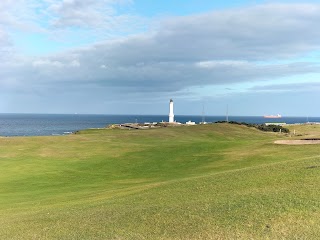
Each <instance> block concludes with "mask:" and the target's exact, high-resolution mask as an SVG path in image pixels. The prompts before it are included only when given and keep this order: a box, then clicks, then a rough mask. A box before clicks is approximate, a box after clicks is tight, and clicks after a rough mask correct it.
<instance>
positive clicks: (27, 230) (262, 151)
mask: <svg viewBox="0 0 320 240" xmlns="http://www.w3.org/2000/svg"><path fill="white" fill-rule="evenodd" d="M300 130H301V131H302V130H303V129H299V131H300ZM311 132H312V134H313V135H314V136H316V135H318V136H320V135H319V133H320V127H316V128H313V129H312V131H311V130H310V129H308V131H305V132H304V133H307V134H310V133H311ZM280 137H281V136H279V135H276V134H270V133H263V132H260V131H258V130H255V129H248V128H246V127H243V126H233V125H225V124H215V125H212V126H190V127H178V128H165V129H153V130H146V131H133V130H131V131H120V130H90V131H83V132H82V134H80V135H70V136H63V137H32V138H1V139H0V171H1V172H0V238H1V239H6V238H16V239H21V238H27V239H30V238H33V239H46V238H47V239H51V238H57V239H82V238H86V239H88V238H90V239H95V238H96V239H102V238H109V239H192V238H193V239H198V238H205V239H210V238H212V239H217V238H221V239H228V238H242V239H248V238H255V239H256V238H262V239H265V238H270V239H274V238H308V239H310V238H315V237H316V236H318V235H319V234H320V227H319V226H320V220H319V219H320V218H319V217H320V216H319V215H320V212H319V210H320V203H319V201H318V199H319V197H320V191H319V190H320V189H319V188H320V187H319V183H320V175H319V173H320V162H319V161H320V156H319V148H320V147H319V146H318V145H308V146H284V145H274V144H273V140H274V139H277V138H280Z"/></svg>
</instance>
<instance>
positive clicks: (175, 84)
mask: <svg viewBox="0 0 320 240" xmlns="http://www.w3.org/2000/svg"><path fill="white" fill-rule="evenodd" d="M45 3H46V4H47V5H46V6H47V8H46V9H47V10H46V11H45V12H44V13H42V14H44V15H45V14H48V16H52V15H51V14H54V16H55V17H54V21H52V22H51V23H52V26H54V27H55V28H74V27H79V28H95V27H97V28H99V26H100V24H102V26H104V27H103V28H107V26H111V25H112V24H111V25H110V23H111V22H110V21H109V20H108V18H109V17H110V16H111V18H113V19H116V18H117V17H118V16H119V15H118V14H117V13H115V9H114V8H113V7H112V6H113V4H117V3H118V2H117V1H114V2H111V1H93V0H89V1H80V0H64V1H56V0H46V1H45ZM102 5H103V6H104V7H105V8H106V9H105V8H104V7H103V6H102ZM104 10H105V11H106V12H107V14H106V15H104V14H103V11H104ZM50 19H51V20H52V18H51V17H50ZM116 21H117V20H116ZM319 21H320V5H318V4H265V5H257V6H253V7H246V8H237V9H233V10H221V11H214V12H210V13H206V14H198V15H193V16H184V17H172V18H170V19H165V20H162V21H161V23H159V27H158V28H155V29H153V30H152V31H148V32H145V33H143V34H136V35H132V36H122V37H121V38H117V39H113V40H105V41H100V42H99V43H95V44H92V45H89V46H87V47H86V48H75V49H72V50H69V51H65V52H62V53H59V54H55V55H51V56H45V57H43V56H42V57H33V58H29V59H26V58H24V59H23V60H22V61H20V64H19V66H17V65H14V64H12V63H10V64H9V65H8V67H7V69H6V71H5V72H2V73H1V74H0V77H2V79H10V78H13V79H15V86H20V87H21V86H24V90H25V91H30V92H33V91H34V89H39V92H42V93H46V94H52V92H54V93H57V92H62V91H63V92H72V93H74V94H76V93H77V94H78V93H79V95H81V94H80V93H86V94H89V93H90V94H91V96H94V97H95V98H97V97H98V96H99V97H102V98H103V99H111V98H115V97H117V98H118V99H124V98H125V99H128V98H132V99H136V98H145V99H150V98H156V97H160V96H167V95H174V94H179V93H183V92H187V93H188V94H190V92H191V93H192V88H194V87H205V86H215V85H224V84H234V83H244V82H255V81H259V82H261V81H264V82H265V83H264V84H267V82H268V80H270V79H272V80H274V79H276V78H279V77H286V76H293V75H300V74H307V73H319V71H320V70H319V69H320V68H319V67H320V66H319V63H317V62H308V61H306V60H305V61H301V60H299V57H303V56H305V55H307V54H309V53H312V52H313V51H317V50H319V49H320V41H319V39H320V32H319V31H316V29H317V27H318V26H317V24H318V22H319ZM52 26H49V28H50V27H52ZM113 26H116V25H113ZM4 39H6V37H4ZM0 41H1V32H0ZM279 60H281V63H276V62H279ZM279 81H280V80H279ZM18 83H19V84H18ZM1 84H2V83H1V78H0V86H1ZM6 84H7V83H6ZM279 84H281V82H279ZM3 85H4V83H3ZM6 86H7V85H6ZM53 89H54V91H53ZM256 90H257V89H256Z"/></svg>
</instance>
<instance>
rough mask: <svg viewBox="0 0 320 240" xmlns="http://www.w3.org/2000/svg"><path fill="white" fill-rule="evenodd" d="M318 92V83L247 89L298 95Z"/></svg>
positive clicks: (319, 84)
mask: <svg viewBox="0 0 320 240" xmlns="http://www.w3.org/2000/svg"><path fill="white" fill-rule="evenodd" d="M319 90H320V83H319V82H305V83H287V84H277V85H275V84H272V85H262V86H255V87H252V88H249V89H248V91H249V92H265V93H268V92H269V93H270V92H273V93H274V92H280V93H281V92H292V93H299V92H304V93H306V92H314V93H318V92H319Z"/></svg>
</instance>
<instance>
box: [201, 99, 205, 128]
mask: <svg viewBox="0 0 320 240" xmlns="http://www.w3.org/2000/svg"><path fill="white" fill-rule="evenodd" d="M204 121H205V119H204V103H202V123H203V124H204Z"/></svg>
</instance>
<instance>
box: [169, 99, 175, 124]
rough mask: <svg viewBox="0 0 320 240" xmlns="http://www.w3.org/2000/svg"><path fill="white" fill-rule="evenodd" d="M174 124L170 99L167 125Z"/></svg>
mask: <svg viewBox="0 0 320 240" xmlns="http://www.w3.org/2000/svg"><path fill="white" fill-rule="evenodd" d="M173 122H174V114H173V100H172V99H170V103H169V123H173Z"/></svg>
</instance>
